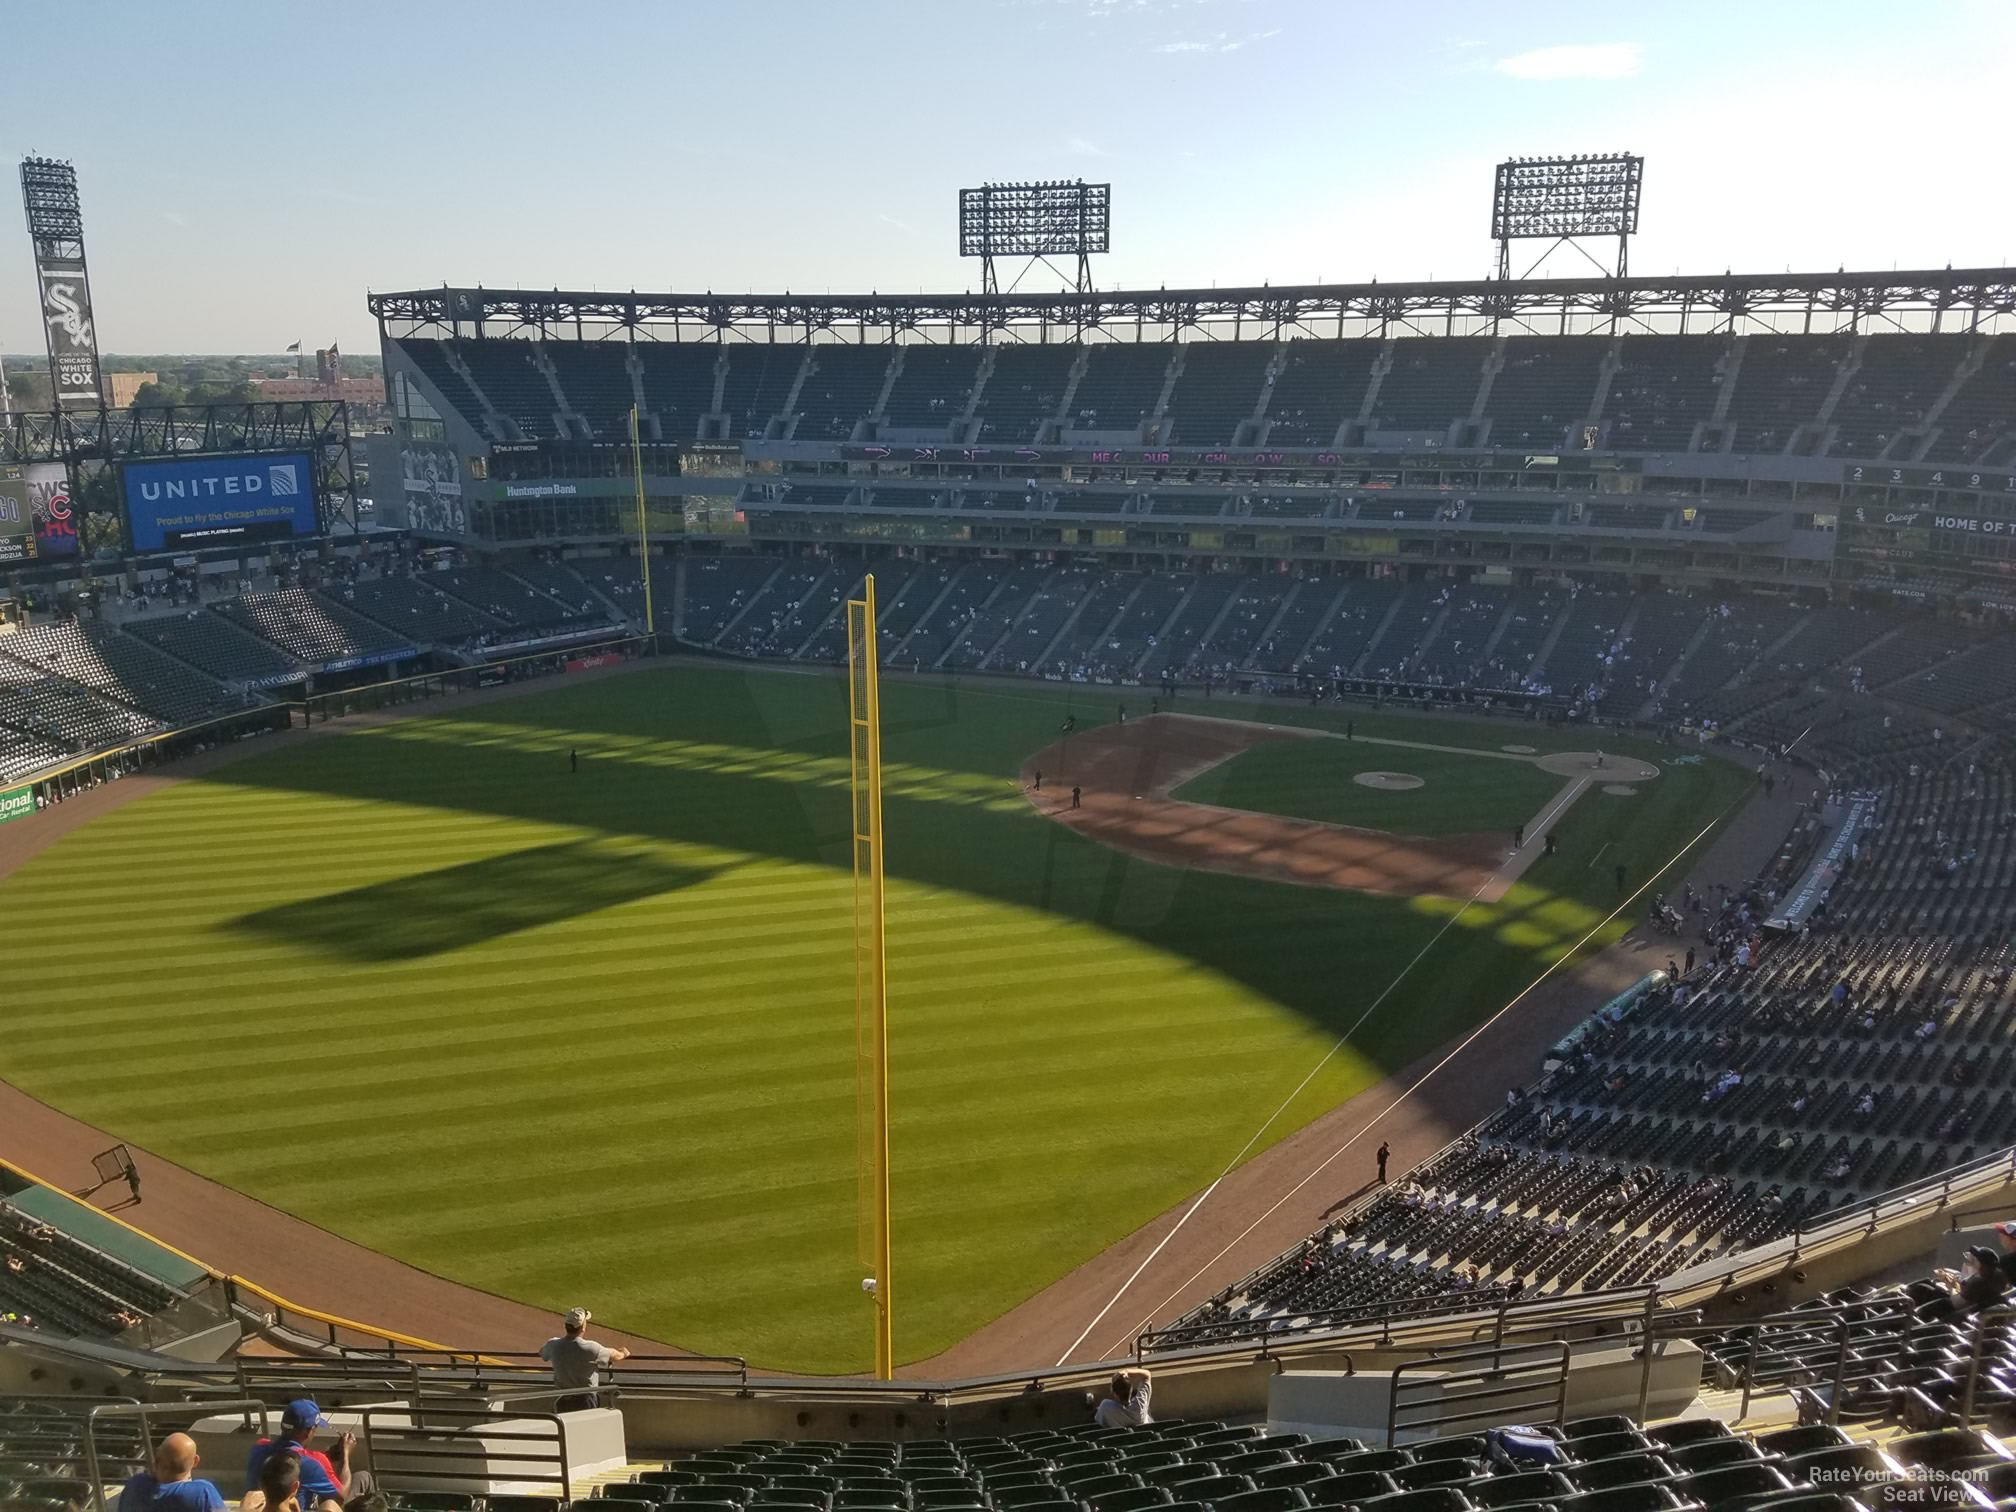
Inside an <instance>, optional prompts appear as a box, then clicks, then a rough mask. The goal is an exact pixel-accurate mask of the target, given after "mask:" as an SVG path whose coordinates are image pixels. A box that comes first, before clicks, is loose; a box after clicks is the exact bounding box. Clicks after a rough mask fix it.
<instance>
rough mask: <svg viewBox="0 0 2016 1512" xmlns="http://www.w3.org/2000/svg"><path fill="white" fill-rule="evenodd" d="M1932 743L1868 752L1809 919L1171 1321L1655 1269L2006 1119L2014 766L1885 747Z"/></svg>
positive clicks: (1934, 1163) (2014, 1129) (1890, 1177)
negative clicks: (1832, 865) (1875, 797)
mask: <svg viewBox="0 0 2016 1512" xmlns="http://www.w3.org/2000/svg"><path fill="white" fill-rule="evenodd" d="M1858 744H1859V745H1861V746H1863V747H1865V748H1866V747H1868V746H1871V745H1877V746H1880V744H1881V735H1880V733H1879V732H1866V733H1865V736H1864V739H1863V740H1862V741H1861V742H1858ZM1931 749H1932V745H1931V743H1930V742H1929V741H1927V742H1921V743H1919V744H1917V745H1914V746H1911V747H1909V748H1908V749H1904V750H1902V751H1900V753H1899V754H1895V755H1892V756H1891V757H1890V758H1889V759H1888V761H1887V764H1886V765H1885V768H1884V770H1885V773H1886V775H1887V777H1888V780H1889V784H1890V786H1889V789H1888V792H1887V794H1886V796H1885V800H1884V811H1883V823H1882V825H1881V826H1880V827H1879V828H1876V829H1874V830H1871V831H1868V832H1867V833H1866V837H1865V838H1864V839H1863V840H1861V841H1860V842H1859V850H1858V852H1857V854H1856V856H1855V858H1854V860H1853V863H1852V864H1851V865H1850V867H1849V868H1848V869H1847V872H1846V875H1845V876H1844V877H1843V879H1842V880H1841V881H1840V882H1839V883H1838V884H1837V886H1836V887H1835V889H1834V892H1833V894H1832V896H1831V897H1830V899H1829V900H1828V909H1827V913H1826V916H1825V919H1824V921H1823V922H1824V927H1823V928H1822V929H1820V930H1816V931H1814V932H1813V933H1811V934H1808V935H1791V936H1785V937H1783V938H1781V939H1779V940H1778V941H1777V942H1776V943H1773V944H1770V945H1767V946H1766V947H1765V948H1764V950H1763V953H1762V956H1761V960H1760V961H1759V962H1756V963H1753V964H1752V965H1751V966H1749V967H1748V968H1742V967H1738V966H1735V965H1733V964H1732V965H1728V966H1724V967H1721V968H1713V969H1708V968H1704V971H1703V972H1702V974H1701V975H1700V977H1699V979H1698V980H1696V981H1694V982H1691V983H1689V984H1688V985H1687V986H1686V987H1685V988H1683V989H1681V990H1680V991H1678V992H1675V991H1673V990H1671V989H1663V990H1659V991H1655V992H1654V994H1653V995H1652V998H1651V1000H1650V1001H1648V1002H1647V1003H1646V1004H1645V1005H1644V1006H1641V1007H1640V1008H1638V1009H1637V1010H1636V1011H1635V1012H1634V1013H1633V1014H1632V1015H1631V1016H1630V1017H1628V1018H1626V1019H1624V1020H1623V1021H1622V1022H1621V1023H1619V1024H1616V1025H1614V1026H1611V1027H1609V1028H1607V1029H1603V1030H1599V1031H1597V1032H1596V1033H1595V1034H1594V1035H1592V1037H1591V1038H1589V1039H1587V1040H1585V1041H1584V1042H1583V1045H1582V1046H1581V1047H1580V1048H1578V1050H1577V1051H1576V1052H1575V1053H1574V1054H1573V1055H1572V1056H1571V1057H1570V1059H1569V1060H1568V1061H1567V1062H1566V1063H1564V1064H1563V1065H1562V1066H1560V1067H1559V1068H1558V1069H1556V1070H1555V1071H1553V1072H1552V1073H1550V1074H1549V1075H1547V1076H1546V1077H1544V1078H1543V1079H1542V1080H1541V1081H1539V1082H1538V1083H1536V1084H1534V1085H1533V1086H1532V1087H1530V1088H1529V1089H1526V1091H1525V1095H1524V1096H1523V1097H1522V1098H1521V1100H1520V1101H1519V1102H1518V1103H1517V1104H1516V1105H1515V1106H1508V1107H1507V1108H1506V1109H1504V1110H1503V1111H1501V1112H1500V1113H1499V1114H1497V1115H1496V1116H1494V1117H1493V1118H1492V1119H1490V1120H1488V1121H1487V1122H1486V1123H1485V1124H1483V1125H1482V1126H1481V1127H1480V1128H1479V1129H1478V1130H1477V1131H1476V1132H1475V1133H1474V1134H1473V1135H1472V1136H1469V1137H1467V1138H1466V1139H1464V1140H1463V1141H1460V1142H1459V1143H1458V1144H1457V1145H1455V1146H1453V1147H1452V1148H1450V1149H1449V1150H1448V1151H1446V1152H1445V1153H1444V1154H1442V1155H1441V1156H1439V1157H1437V1158H1435V1159H1434V1160H1432V1161H1430V1162H1429V1163H1427V1164H1426V1165H1424V1166H1423V1167H1422V1168H1420V1169H1419V1170H1417V1171H1416V1172H1414V1173H1413V1176H1412V1179H1411V1180H1410V1181H1408V1182H1406V1183H1403V1184H1401V1185H1399V1186H1397V1187H1393V1188H1388V1189H1386V1190H1384V1191H1382V1192H1381V1193H1380V1194H1379V1195H1378V1196H1377V1197H1376V1198H1375V1199H1374V1200H1372V1201H1371V1202H1370V1203H1369V1204H1367V1205H1366V1206H1365V1207H1364V1208H1363V1209H1362V1210H1361V1211H1358V1212H1356V1213H1354V1214H1351V1215H1348V1216H1347V1217H1346V1218H1345V1219H1343V1220H1340V1221H1339V1222H1337V1223H1335V1224H1333V1225H1332V1226H1331V1227H1329V1228H1327V1229H1326V1230H1325V1231H1324V1232H1323V1233H1321V1234H1319V1235H1317V1236H1315V1237H1314V1238H1312V1239H1311V1240H1310V1241H1309V1243H1308V1244H1307V1245H1306V1246H1304V1247H1303V1248H1302V1249H1300V1250H1298V1251H1296V1252H1294V1253H1292V1254H1290V1255H1288V1256H1286V1257H1284V1258H1283V1259H1282V1260H1281V1261H1279V1262H1277V1263H1276V1265H1275V1266H1274V1267H1272V1268H1271V1269H1270V1270H1268V1271H1267V1272H1265V1273H1263V1274H1262V1275H1261V1276H1259V1277H1258V1278H1257V1279H1255V1280H1254V1281H1253V1282H1251V1283H1250V1284H1249V1285H1248V1286H1246V1287H1245V1288H1244V1289H1243V1290H1242V1291H1240V1292H1239V1293H1237V1294H1236V1295H1231V1296H1226V1297H1222V1298H1220V1299H1218V1300H1217V1301H1215V1302H1213V1303H1211V1304H1208V1305H1207V1306H1206V1307H1205V1308H1204V1309H1202V1310H1200V1311H1199V1312H1198V1313H1197V1314H1194V1315H1193V1316H1192V1318H1191V1319H1190V1322H1191V1323H1194V1324H1197V1325H1200V1326H1202V1325H1211V1326H1213V1327H1215V1328H1219V1329H1220V1330H1222V1331H1226V1332H1244V1333H1250V1332H1265V1331H1268V1330H1270V1329H1274V1328H1279V1327H1283V1326H1299V1325H1300V1324H1301V1323H1302V1322H1303V1321H1304V1320H1307V1319H1310V1318H1320V1317H1321V1316H1322V1315H1324V1314H1327V1313H1332V1312H1335V1311H1338V1310H1342V1309H1349V1308H1352V1307H1355V1306H1359V1305H1362V1304H1363V1303H1365V1302H1367V1301H1371V1300H1375V1299H1379V1298H1383V1297H1387V1296H1392V1295H1400V1296H1405V1295H1410V1294H1418V1293H1423V1292H1426V1293H1430V1294H1432V1293H1433V1292H1435V1291H1436V1290H1438V1289H1440V1290H1445V1291H1451V1292H1453V1291H1457V1290H1460V1289H1462V1288H1463V1287H1464V1286H1466V1285H1469V1284H1474V1283H1476V1282H1481V1283H1482V1284H1486V1285H1493V1284H1512V1283H1515V1282H1516V1283H1519V1284H1522V1285H1523V1286H1524V1287H1525V1288H1526V1289H1527V1290H1528V1291H1529V1292H1538V1293H1546V1292H1550V1291H1565V1290H1570V1289H1576V1288H1581V1289H1592V1288H1597V1287H1602V1286H1615V1285H1626V1284H1634V1283H1638V1282H1643V1281H1650V1280H1659V1279H1662V1278H1664V1277H1666V1276H1670V1275H1672V1274H1674V1273H1675V1272H1677V1271H1680V1270H1682V1269H1684V1268H1686V1267H1688V1266H1691V1265H1695V1264H1699V1263H1701V1262H1704V1261H1707V1260H1712V1259H1715V1258H1718V1257H1720V1256H1723V1255H1726V1254H1729V1253H1731V1252H1733V1251H1734V1250H1736V1249H1739V1248H1741V1247H1743V1246H1745V1245H1748V1244H1753V1243H1756V1242H1759V1241H1762V1240H1766V1239H1769V1238H1772V1237H1774V1236H1775V1235H1777V1234H1779V1233H1782V1232H1784V1231H1785V1230H1786V1229H1787V1228H1788V1227H1790V1226H1791V1225H1793V1224H1796V1223H1797V1222H1798V1220H1799V1219H1800V1218H1801V1217H1802V1216H1804V1215H1812V1214H1817V1213H1820V1212H1823V1211H1827V1210H1829V1209H1831V1208H1833V1207H1835V1206H1837V1205H1839V1204H1840V1203H1843V1202H1846V1201H1848V1200H1850V1199H1852V1198H1855V1197H1857V1196H1860V1195H1867V1194H1870V1193H1873V1192H1877V1191H1882V1190H1885V1189H1887V1188H1890V1187H1894V1186H1898V1185H1902V1184H1904V1183H1906V1182H1909V1181H1911V1180H1913V1179H1914V1178H1917V1177H1921V1176H1924V1175H1927V1174H1929V1173H1931V1172H1933V1171H1937V1170H1940V1169H1942V1168H1944V1167H1947V1166H1950V1165H1953V1164H1956V1163H1959V1162H1964V1161H1966V1160H1968V1159H1970V1158H1972V1157H1974V1156H1976V1155H1979V1154H1982V1153H1985V1152H1987V1151H1989V1150H1993V1149H1998V1148H2001V1147H2004V1146H2007V1145H2009V1144H2011V1143H2012V1142H2016V1092H2012V1091H2011V1090H2010V1087H2011V1073H2012V1071H2016V991H2012V988H2011V977H2012V968H2016V946H2012V945H2011V943H2010V941H2009V938H2008V934H2007V930H2006V927H2005V921H2006V919H2007V917H2008V909H2009V900H2010V898H2011V896H2012V891H2016V828H2012V821H2011V819H2010V817H2009V816H2010V814H2011V813H2012V812H2016V777H2012V776H2011V774H2009V773H2007V772H2004V771H2002V770H2000V769H1999V768H1997V769H1995V770H1984V771H1977V772H1976V773H1975V774H1974V775H1972V776H1969V775H1968V774H1967V772H1966V771H1965V769H1964V767H1961V768H1956V767H1954V766H1951V765H1948V766H1943V767H1940V768H1938V769H1937V770H1934V769H1933V768H1931V767H1930V766H1929V765H1921V766H1918V767H1916V768H1914V767H1913V766H1912V765H1911V764H1910V762H1909V761H1908V760H1907V757H1908V756H1910V755H1911V754H1912V753H1913V752H1915V754H1916V758H1917V759H1918V760H1919V761H1921V762H1922V761H1924V759H1925V755H1926V753H1927V752H1929V751H1930V750H1931ZM1878 759H1879V760H1880V759H1881V758H1878ZM1864 760H1865V762H1867V761H1868V760H1869V758H1868V757H1867V756H1866V755H1865V756H1864ZM1913 770H1916V772H1917V775H1916V776H1912V775H1911V772H1912V771H1913ZM1465 1267H1474V1268H1475V1273H1474V1276H1471V1275H1468V1274H1466V1272H1465ZM1396 1288H1397V1290H1396Z"/></svg>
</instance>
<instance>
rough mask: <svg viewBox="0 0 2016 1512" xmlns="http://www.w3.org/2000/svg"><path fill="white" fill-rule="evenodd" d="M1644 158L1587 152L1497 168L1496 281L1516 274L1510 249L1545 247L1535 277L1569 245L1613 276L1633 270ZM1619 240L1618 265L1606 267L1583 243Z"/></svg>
mask: <svg viewBox="0 0 2016 1512" xmlns="http://www.w3.org/2000/svg"><path fill="white" fill-rule="evenodd" d="M1644 176H1645V159H1643V158H1642V157H1638V156H1636V155H1634V154H1632V153H1628V152H1612V153H1585V154H1580V155H1578V156H1575V157H1553V158H1511V159H1509V160H1507V161H1506V162H1503V163H1500V164H1499V165H1498V177H1497V182H1496V185H1495V186H1494V188H1493V191H1492V194H1491V237H1492V239H1493V240H1494V241H1496V242H1497V243H1498V276H1499V277H1500V278H1510V277H1511V276H1512V243H1513V242H1515V241H1545V242H1547V243H1548V247H1547V250H1546V251H1545V252H1542V253H1541V254H1540V256H1539V257H1538V258H1537V259H1535V261H1534V263H1533V267H1531V268H1528V269H1527V270H1526V271H1525V273H1523V274H1521V275H1520V276H1521V277H1522V278H1529V277H1531V276H1532V273H1533V269H1534V268H1537V267H1539V266H1540V264H1541V263H1543V262H1545V261H1546V260H1547V259H1548V258H1549V257H1550V256H1551V255H1553V252H1554V249H1555V248H1556V247H1559V246H1562V245H1564V244H1565V245H1567V246H1571V247H1573V248H1574V249H1575V250H1576V251H1577V252H1580V253H1581V254H1582V255H1583V256H1584V257H1586V258H1588V259H1589V261H1590V262H1591V263H1593V264H1595V266H1596V268H1597V270H1598V271H1599V272H1601V273H1604V274H1606V275H1608V276H1609V277H1612V278H1622V277H1623V276H1624V274H1625V272H1626V270H1627V269H1628V268H1629V267H1630V247H1631V236H1632V233H1634V232H1635V231H1637V229H1638V190H1639V185H1640V184H1641V182H1642V181H1643V179H1644ZM1609 237H1615V238H1616V239H1617V254H1616V260H1615V262H1614V264H1613V263H1605V262H1604V261H1602V260H1601V259H1599V258H1597V257H1596V256H1594V255H1593V254H1592V253H1591V252H1590V251H1589V249H1588V248H1587V247H1586V246H1584V245H1583V243H1584V242H1585V241H1595V240H1603V239H1606V238H1609Z"/></svg>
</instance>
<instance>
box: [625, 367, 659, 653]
mask: <svg viewBox="0 0 2016 1512" xmlns="http://www.w3.org/2000/svg"><path fill="white" fill-rule="evenodd" d="M640 425H641V422H640V421H639V420H638V418H637V406H636V405H634V404H633V405H631V406H630V468H631V471H632V472H634V473H635V474H636V476H637V559H638V570H639V571H641V572H642V573H643V574H644V633H645V634H646V635H656V634H657V633H658V620H657V616H656V615H654V614H653V613H652V612H651V533H650V528H649V527H648V526H647V525H646V524H645V522H644V437H643V433H642V431H641V429H640Z"/></svg>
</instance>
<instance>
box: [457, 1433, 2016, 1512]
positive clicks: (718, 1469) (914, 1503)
mask: <svg viewBox="0 0 2016 1512" xmlns="http://www.w3.org/2000/svg"><path fill="white" fill-rule="evenodd" d="M1489 1421H1490V1416H1489V1413H1488V1411H1486V1412H1481V1413H1480V1416H1479V1421H1478V1422H1477V1423H1476V1424H1474V1425H1470V1424H1466V1425H1464V1426H1478V1427H1480V1428H1481V1425H1482V1423H1485V1422H1489ZM1521 1432H1522V1433H1523V1435H1524V1436H1525V1437H1527V1438H1528V1439H1538V1440H1544V1441H1545V1442H1546V1446H1547V1447H1546V1449H1545V1451H1544V1452H1545V1456H1546V1462H1545V1463H1544V1464H1539V1465H1537V1466H1536V1467H1534V1468H1527V1467H1526V1466H1524V1465H1522V1464H1520V1463H1518V1462H1508V1461H1506V1460H1494V1458H1493V1456H1492V1440H1493V1438H1494V1437H1495V1433H1494V1432H1492V1431H1475V1432H1467V1433H1456V1434H1451V1435H1448V1436H1444V1437H1439V1438H1434V1439H1427V1440H1420V1441H1416V1442H1412V1443H1403V1444H1399V1445H1395V1446H1390V1447H1389V1446H1384V1445H1373V1444H1368V1443H1367V1442H1366V1441H1365V1440H1363V1439H1359V1438H1352V1437H1345V1436H1332V1437H1321V1438H1318V1437H1311V1436H1310V1435H1309V1434H1306V1433H1298V1432H1284V1431H1280V1430H1278V1429H1270V1428H1269V1427H1268V1426H1266V1425H1263V1424H1231V1423H1226V1422H1222V1421H1217V1420H1203V1421H1198V1420H1183V1419H1168V1420H1163V1421H1156V1422H1151V1423H1146V1424H1142V1425H1140V1426H1138V1427H1116V1428H1101V1427H1092V1426H1089V1425H1088V1426H1077V1425H1073V1426H1066V1427H1057V1428H1039V1429H1034V1430H1031V1431H1028V1432H1023V1433H1015V1434H1008V1435H1001V1436H994V1437H973V1438H961V1439H957V1440H950V1441H947V1440H932V1439H906V1440H902V1441H888V1440H880V1441H878V1440H873V1439H851V1438H850V1439H845V1440H840V1439H818V1440H785V1439H754V1440H747V1441H744V1442H742V1443H736V1444H729V1445H726V1446H724V1447H722V1448H719V1449H711V1450H705V1451H702V1452H701V1453H698V1454H694V1455H690V1456H688V1457H686V1458H683V1459H680V1460H676V1461H674V1462H672V1463H670V1464H668V1465H666V1466H665V1467H664V1468H663V1469H658V1470H645V1471H643V1472H641V1473H639V1474H638V1475H637V1476H636V1478H635V1479H634V1480H631V1481H628V1482H622V1481H618V1482H612V1483H610V1484H607V1485H605V1486H603V1487H602V1488H601V1492H600V1495H599V1496H598V1498H597V1501H598V1502H599V1503H602V1504H608V1503H611V1502H613V1503H617V1504H618V1505H621V1506H623V1507H626V1508H632V1509H641V1508H645V1507H654V1508H663V1509H667V1512H671V1509H678V1512H690V1509H694V1508H704V1509H706V1512H727V1509H730V1508H750V1509H756V1508H765V1507H774V1508H784V1507H792V1508H804V1509H816V1512H828V1509H831V1512H1151V1509H1154V1512H1159V1509H1164V1508H1167V1509H1170V1512H1300V1509H1303V1508H1324V1509H1337V1512H1346V1509H1359V1508H1362V1509H1364V1512H1474V1509H1501V1508H1502V1509H1507V1512H1550V1509H1558V1512H1658V1509H1664V1508H1690V1509H1694V1508H1705V1509H1711V1512H1712V1509H1724V1508H1726V1509H1730V1512H1739V1509H1740V1512H1750V1509H1762V1508H1766V1507H1771V1508H1784V1509H1785V1512H1794V1509H1798V1512H1853V1509H1855V1508H1858V1507H1865V1506H1869V1505H1876V1506H1908V1505H1920V1504H1923V1505H1933V1504H1937V1505H1952V1506H1963V1505H1964V1506H1974V1507H1989V1506H2001V1505H2003V1504H2004V1503H2003V1502H2002V1501H2001V1500H1999V1498H2002V1497H2004V1496H2006V1495H2008V1494H2009V1493H2010V1492H2011V1491H2012V1490H2016V1459H2012V1458H2011V1455H2010V1451H2009V1450H2008V1449H2007V1448H2006V1447H2005V1446H2004V1444H2003V1442H2002V1440H2001V1439H2000V1438H1998V1437H1997V1436H1995V1434H1993V1433H1992V1432H1988V1431H1983V1430H1979V1429H1965V1428H1958V1427H1950V1426H1948V1427H1939V1428H1932V1429H1928V1430H1924V1431H1919V1432H1911V1433H1901V1434H1897V1435H1895V1436H1893V1437H1889V1438H1886V1439H1882V1440H1880V1441H1879V1440H1876V1439H1874V1438H1864V1439H1857V1438H1856V1437H1854V1436H1853V1435H1852V1434H1851V1433H1850V1432H1849V1431H1848V1430H1847V1429H1844V1428H1841V1427H1837V1426H1833V1425H1830V1424H1826V1423H1814V1424H1799V1425H1794V1426H1789V1427H1781V1428H1773V1429H1765V1430H1763V1431H1758V1432H1749V1433H1745V1432H1739V1431H1737V1430H1735V1429H1732V1428H1731V1427H1729V1426H1728V1425H1727V1424H1726V1423H1723V1422H1721V1421H1719V1420H1717V1419H1715V1418H1680V1419H1674V1420H1672V1421H1670V1422H1664V1423H1653V1424H1649V1425H1641V1424H1639V1423H1636V1422H1634V1421H1632V1420H1631V1419H1630V1418H1628V1417H1625V1416H1622V1415H1619V1414H1606V1415H1604V1416H1600V1417H1585V1418H1569V1419H1567V1420H1566V1421H1564V1422H1563V1423H1561V1424H1560V1425H1559V1426H1556V1425H1554V1424H1551V1423H1550V1424H1544V1425H1542V1426H1541V1427H1539V1428H1537V1429H1536V1428H1531V1427H1525V1428H1522V1430H1521ZM1938 1476H1943V1477H1946V1478H1947V1479H1946V1481H1945V1483H1944V1486H1943V1488H1942V1486H1941V1483H1940V1482H1939V1481H1938V1480H1936V1479H1933V1478H1932V1477H1938ZM1963 1477H1964V1480H1965V1481H1966V1482H1967V1483H1969V1484H1971V1485H1972V1486H1978V1487H1979V1488H1980V1489H1979V1492H1978V1493H1975V1492H1972V1491H1971V1490H1956V1489H1954V1487H1955V1486H1956V1485H1957V1484H1959V1483H1960V1482H1961V1480H1962V1479H1963ZM1851 1493H1852V1494H1851ZM1858 1498H1874V1499H1875V1500H1872V1501H1867V1502H1865V1501H1864V1500H1859V1499H1858ZM494 1505H495V1504H494V1503H493V1508H494ZM513 1512H530V1509H518V1508H514V1509H513ZM554 1512H557V1509H554Z"/></svg>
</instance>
